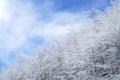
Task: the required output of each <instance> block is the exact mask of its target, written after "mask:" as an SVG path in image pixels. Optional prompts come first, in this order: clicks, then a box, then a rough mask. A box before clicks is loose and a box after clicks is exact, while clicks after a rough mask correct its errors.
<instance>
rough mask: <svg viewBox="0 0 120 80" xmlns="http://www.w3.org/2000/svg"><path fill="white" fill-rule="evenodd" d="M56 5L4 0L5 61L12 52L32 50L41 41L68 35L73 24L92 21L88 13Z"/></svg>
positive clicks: (0, 49)
mask: <svg viewBox="0 0 120 80" xmlns="http://www.w3.org/2000/svg"><path fill="white" fill-rule="evenodd" d="M53 5H54V4H53V3H52V2H49V0H46V2H45V3H44V5H41V6H39V8H38V7H37V8H36V6H35V5H34V4H33V3H32V1H27V2H23V1H22V0H17V1H16V0H11V1H9V0H0V58H1V60H3V61H5V62H6V63H9V61H8V60H9V56H11V54H12V55H13V54H15V55H20V53H21V54H22V55H23V53H24V51H28V53H29V51H31V48H33V47H35V46H36V47H37V46H39V45H40V43H42V42H45V41H50V40H52V39H54V38H56V37H59V36H61V35H65V34H66V33H68V32H69V28H70V27H73V26H74V27H77V26H82V25H84V23H86V22H88V21H89V19H88V18H87V15H85V14H84V13H71V12H68V11H65V12H59V11H58V12H55V11H54V9H53ZM47 8H48V9H49V10H48V9H47ZM36 39H38V40H37V41H36ZM41 40H43V41H41ZM38 43H39V44H38ZM33 44H35V46H33ZM37 44H38V45H37ZM32 46H33V47H32ZM24 55H25V54H24Z"/></svg>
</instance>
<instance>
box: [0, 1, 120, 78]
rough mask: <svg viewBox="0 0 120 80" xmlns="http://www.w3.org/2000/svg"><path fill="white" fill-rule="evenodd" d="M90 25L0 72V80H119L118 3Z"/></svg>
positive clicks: (99, 12)
mask: <svg viewBox="0 0 120 80" xmlns="http://www.w3.org/2000/svg"><path fill="white" fill-rule="evenodd" d="M111 3H112V6H110V7H108V8H107V9H106V11H105V12H101V11H96V16H95V17H94V18H91V19H90V20H91V21H90V23H88V24H86V25H85V26H83V27H84V28H83V29H81V28H76V29H73V30H71V31H70V33H68V34H67V35H66V36H65V37H64V40H62V39H61V40H56V41H54V43H53V44H52V45H51V46H49V47H47V48H45V49H40V50H38V51H37V52H36V53H35V55H34V56H30V57H29V58H27V59H25V60H23V59H21V60H20V61H19V62H18V63H17V64H15V65H12V66H10V67H9V68H8V69H3V72H2V74H1V75H0V80H120V0H116V1H113V2H111Z"/></svg>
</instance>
